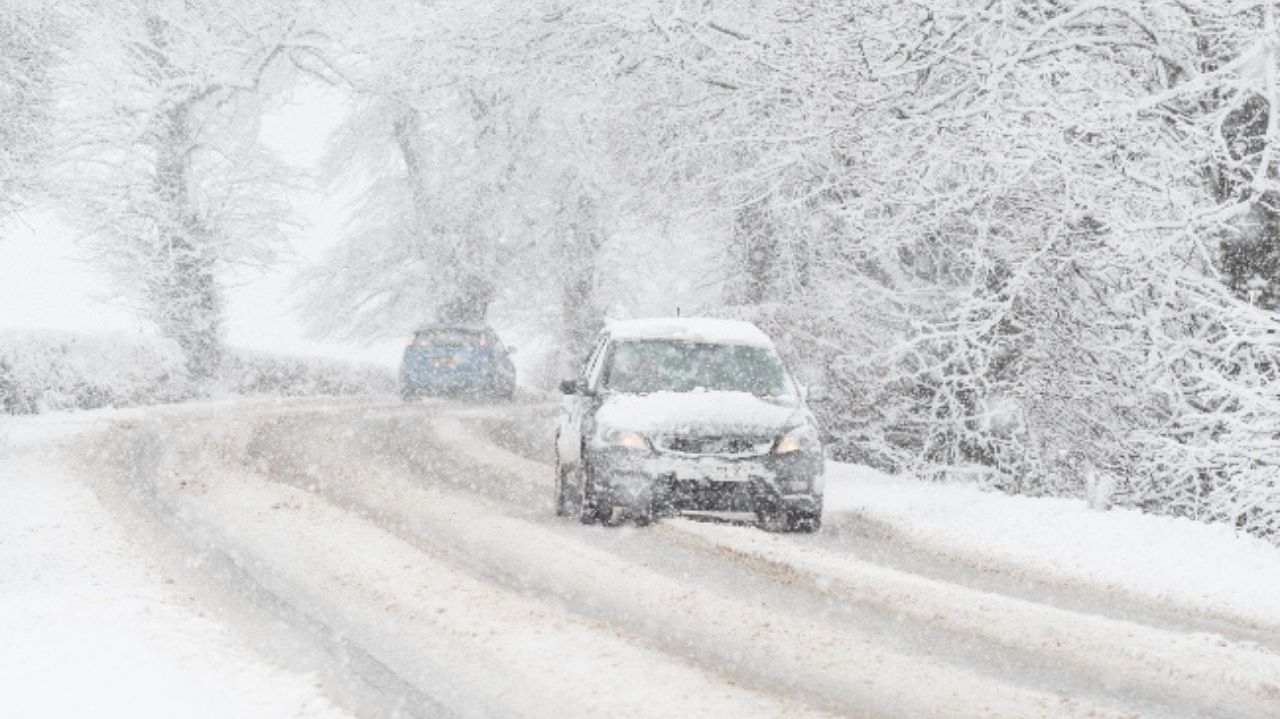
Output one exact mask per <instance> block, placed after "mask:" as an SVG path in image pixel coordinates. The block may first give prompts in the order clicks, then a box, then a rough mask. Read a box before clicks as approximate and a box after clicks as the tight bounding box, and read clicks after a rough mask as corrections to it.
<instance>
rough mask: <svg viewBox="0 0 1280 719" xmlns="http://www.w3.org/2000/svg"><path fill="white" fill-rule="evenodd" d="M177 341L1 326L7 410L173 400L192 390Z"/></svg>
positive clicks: (0, 394)
mask: <svg viewBox="0 0 1280 719" xmlns="http://www.w3.org/2000/svg"><path fill="white" fill-rule="evenodd" d="M190 392H191V387H190V383H189V382H188V381H187V372H186V368H185V364H184V361H183V357H182V354H181V353H180V352H179V351H178V348H177V346H176V345H174V344H173V343H171V342H167V341H165V340H161V339H157V338H150V337H129V336H123V335H85V334H69V333H58V332H41V331H13V330H7V331H0V408H2V409H3V410H4V412H6V413H8V414H33V413H37V412H46V411H50V410H60V409H92V408H94V407H109V406H129V405H139V404H153V403H158V402H172V401H176V400H180V399H182V398H184V397H187V396H189V395H190Z"/></svg>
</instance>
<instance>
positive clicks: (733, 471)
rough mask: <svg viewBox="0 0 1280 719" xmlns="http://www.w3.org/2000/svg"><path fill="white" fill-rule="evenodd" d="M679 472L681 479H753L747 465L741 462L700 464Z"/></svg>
mask: <svg viewBox="0 0 1280 719" xmlns="http://www.w3.org/2000/svg"><path fill="white" fill-rule="evenodd" d="M677 474H678V476H679V478H680V479H692V480H710V481H712V482H746V481H747V480H749V479H751V475H750V473H749V472H748V471H747V467H745V466H744V465H741V464H709V465H698V466H695V467H690V468H689V469H687V470H684V471H682V472H679V473H677Z"/></svg>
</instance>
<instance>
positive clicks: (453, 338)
mask: <svg viewBox="0 0 1280 719" xmlns="http://www.w3.org/2000/svg"><path fill="white" fill-rule="evenodd" d="M413 343H414V344H415V345H429V346H434V347H476V346H484V345H487V344H488V343H489V342H488V339H487V338H486V337H485V335H484V334H483V333H480V332H468V331H466V330H450V329H441V330H431V331H429V332H419V333H418V334H417V335H415V336H414V338H413Z"/></svg>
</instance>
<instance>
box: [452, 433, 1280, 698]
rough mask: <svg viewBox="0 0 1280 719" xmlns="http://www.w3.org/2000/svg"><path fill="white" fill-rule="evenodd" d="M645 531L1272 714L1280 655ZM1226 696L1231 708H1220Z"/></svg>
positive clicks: (729, 539)
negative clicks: (1223, 697) (1226, 704)
mask: <svg viewBox="0 0 1280 719" xmlns="http://www.w3.org/2000/svg"><path fill="white" fill-rule="evenodd" d="M433 424H434V426H435V427H436V429H437V434H438V436H440V438H441V439H442V440H444V441H446V442H449V443H451V444H452V445H453V446H455V447H457V448H459V449H460V450H461V451H464V452H465V453H466V454H467V456H468V459H470V460H472V461H474V462H475V463H477V464H479V465H482V466H485V467H488V468H490V469H493V470H496V471H504V472H510V473H514V474H518V475H521V476H523V477H524V479H525V482H526V483H527V484H529V485H531V486H545V489H546V491H547V492H550V491H551V486H552V485H551V483H550V482H549V481H545V482H544V481H543V480H542V478H543V477H544V476H545V477H547V478H550V475H551V469H550V467H549V466H548V465H547V464H546V463H543V462H537V461H534V460H530V459H528V458H526V457H523V456H520V455H518V454H516V453H514V452H511V451H509V450H507V449H505V448H503V447H500V446H497V445H495V444H493V443H492V442H489V441H488V440H486V439H485V438H482V437H480V436H477V435H476V434H475V433H473V432H470V431H468V430H467V429H466V428H465V427H464V426H463V425H462V424H461V423H460V422H459V421H457V420H456V419H454V418H452V417H446V418H441V419H438V420H436V421H435V422H434V423H433ZM645 531H648V532H652V533H654V534H663V535H667V537H668V539H670V540H675V541H678V542H679V543H681V544H684V545H686V546H689V545H690V541H689V540H694V541H693V542H692V544H693V545H694V546H701V547H703V548H705V549H709V550H711V551H716V552H719V553H721V554H722V556H725V557H727V558H732V559H734V560H736V561H746V562H748V563H750V564H753V565H755V566H757V567H762V568H768V569H771V570H774V571H783V572H786V573H787V574H789V575H791V576H794V577H797V578H799V579H801V580H802V581H803V582H804V583H805V584H806V585H807V587H808V588H809V590H810V591H816V592H818V593H821V594H824V595H827V596H832V597H836V598H839V599H842V600H845V601H848V602H851V603H855V604H857V605H859V606H863V607H867V608H870V609H873V610H877V611H882V612H887V613H892V614H896V615H897V616H898V617H909V618H911V619H913V620H915V621H917V622H920V623H922V624H928V625H931V626H934V627H937V628H941V629H944V630H946V631H950V632H954V633H956V634H957V635H960V636H977V637H980V638H982V639H983V640H985V641H990V642H993V643H995V644H997V645H998V646H1001V647H1006V648H1008V649H1010V650H1014V651H1016V652H1018V653H1020V654H1022V655H1024V656H1028V657H1037V656H1038V657H1045V658H1048V660H1049V661H1050V662H1051V663H1054V664H1058V665H1059V666H1064V667H1070V668H1071V671H1073V672H1075V673H1077V674H1079V675H1081V676H1083V677H1085V678H1086V680H1087V681H1091V682H1096V683H1100V684H1103V685H1110V687H1111V690H1112V691H1133V692H1140V693H1141V694H1144V695H1146V696H1148V697H1150V698H1151V700H1152V701H1157V702H1160V703H1164V704H1165V705H1166V706H1169V707H1177V708H1179V709H1180V710H1181V711H1184V712H1185V711H1188V710H1190V711H1193V712H1194V713H1196V714H1199V715H1204V716H1256V717H1274V716H1276V715H1278V714H1280V657H1278V656H1277V655H1276V654H1274V653H1272V652H1268V651H1266V650H1265V649H1263V648H1261V647H1248V646H1239V645H1230V644H1224V643H1221V642H1218V641H1214V640H1213V638H1211V637H1195V636H1190V637H1189V636H1186V635H1180V634H1176V633H1173V632H1169V631H1165V630H1162V629H1158V628H1154V627H1149V626H1146V625H1142V624H1139V623H1134V622H1126V621H1120V620H1115V619H1110V618H1106V617H1102V616H1098V615H1094V614H1085V613H1080V612H1074V611H1069V610H1065V609H1061V608H1056V607H1052V606H1049V605H1042V604H1036V603H1033V602H1030V601H1027V600H1023V599H1017V598H1011V597H1004V596H1001V595H998V594H992V593H988V592H981V591H976V590H973V589H969V588H966V587H963V586H961V585H955V584H949V583H944V582H939V581H936V580H931V579H927V578H924V577H918V576H915V575H912V574H909V573H905V572H901V571H898V570H894V569H889V568H885V567H880V566H877V565H872V564H868V563H865V562H860V561H858V560H856V559H853V558H851V557H847V556H843V557H842V556H839V555H834V554H831V553H828V552H823V551H820V550H818V549H817V548H816V547H815V545H814V544H813V543H801V542H796V541H794V540H792V539H791V538H783V537H779V536H775V535H769V534H765V533H763V532H755V531H743V530H742V528H738V527H726V526H723V525H709V524H703V523H695V522H687V521H677V522H662V523H659V524H658V526H656V527H654V528H649V529H646V530H645ZM1224 692H1225V695H1226V696H1229V697H1230V698H1231V699H1232V701H1231V704H1232V707H1233V708H1231V709H1227V708H1224V707H1223V706H1222V703H1223V702H1222V701H1221V697H1222V696H1224Z"/></svg>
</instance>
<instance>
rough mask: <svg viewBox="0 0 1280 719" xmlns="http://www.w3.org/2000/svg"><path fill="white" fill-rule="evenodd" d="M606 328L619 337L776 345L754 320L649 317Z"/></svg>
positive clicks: (622, 321) (763, 345) (624, 338)
mask: <svg viewBox="0 0 1280 719" xmlns="http://www.w3.org/2000/svg"><path fill="white" fill-rule="evenodd" d="M604 331H605V332H607V333H609V335H610V336H611V337H613V338H614V339H616V340H636V339H671V340H684V341H687V342H706V343H709V344H726V345H747V346H750V347H770V348H771V347H773V341H772V340H770V339H769V336H768V335H766V334H765V333H764V332H762V331H761V330H760V328H759V327H756V326H755V325H753V324H751V323H750V322H743V321H742V320H721V319H713V318H710V317H648V318H645V319H635V320H615V321H613V322H610V323H609V324H608V325H607V326H605V328H604Z"/></svg>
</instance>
